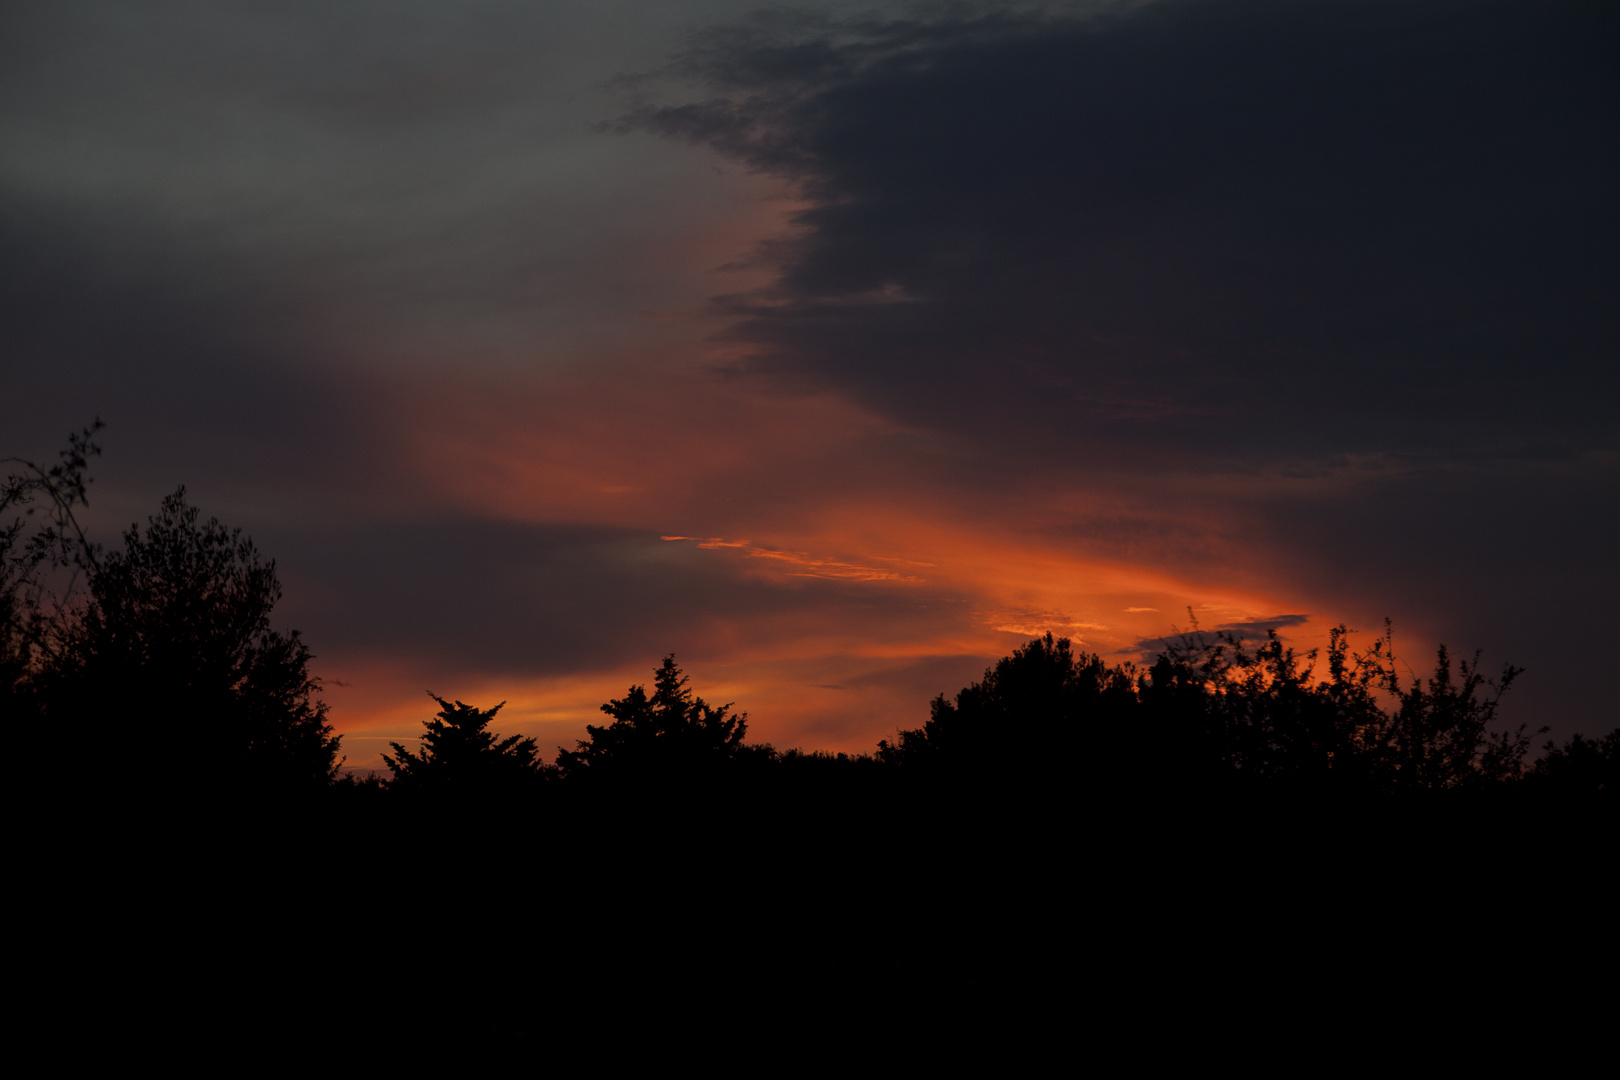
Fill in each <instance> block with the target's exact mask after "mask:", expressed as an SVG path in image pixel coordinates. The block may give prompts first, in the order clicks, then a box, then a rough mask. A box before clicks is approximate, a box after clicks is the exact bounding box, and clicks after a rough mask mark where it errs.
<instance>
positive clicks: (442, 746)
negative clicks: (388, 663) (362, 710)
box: [383, 694, 545, 794]
mask: <svg viewBox="0 0 1620 1080" xmlns="http://www.w3.org/2000/svg"><path fill="white" fill-rule="evenodd" d="M429 696H430V697H432V698H433V700H434V701H437V702H438V703H439V712H438V714H437V715H436V716H434V717H433V719H431V720H424V721H423V722H422V726H423V727H424V728H425V729H426V730H425V731H424V733H423V735H422V746H421V750H420V752H418V753H414V754H413V753H411V751H409V750H407V749H406V748H405V747H403V746H401V745H400V744H399V743H397V742H394V743H389V744H388V745H389V746H391V747H393V750H394V756H392V757H390V756H389V755H387V754H384V755H383V761H384V762H386V763H387V765H388V767H389V768H390V769H392V770H393V771H394V779H393V781H392V783H391V786H393V787H394V788H396V789H397V790H400V791H413V792H421V791H436V792H458V793H462V794H474V793H490V792H494V791H503V792H504V791H510V790H513V789H514V788H515V787H520V786H522V785H525V784H527V783H530V782H533V781H535V780H538V779H540V778H541V777H542V776H543V775H544V774H545V765H544V763H542V762H541V761H540V756H539V747H538V746H537V745H536V744H535V741H534V740H533V739H531V738H526V737H523V736H519V735H509V736H507V737H506V738H504V739H502V738H500V737H499V736H497V735H496V734H495V733H494V732H492V731H490V730H489V722H490V721H491V720H493V719H495V714H496V713H498V712H500V711H501V709H502V708H503V707H504V706H505V705H506V702H504V701H503V702H501V703H500V704H499V705H497V706H495V707H494V708H493V709H476V708H474V707H473V706H471V705H468V704H465V703H464V702H460V701H457V702H453V703H452V702H449V701H446V700H445V699H444V698H442V697H439V696H438V695H437V694H430V695H429Z"/></svg>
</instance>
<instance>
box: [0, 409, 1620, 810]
mask: <svg viewBox="0 0 1620 1080" xmlns="http://www.w3.org/2000/svg"><path fill="white" fill-rule="evenodd" d="M97 427H99V424H98V425H97ZM95 431H96V428H94V427H93V428H90V429H87V430H85V431H84V432H82V433H80V434H79V435H76V436H74V437H73V438H72V439H71V440H70V445H69V447H68V449H67V450H65V451H63V452H62V454H61V458H60V460H59V461H58V462H57V463H56V464H54V465H52V466H50V467H49V468H46V467H42V466H38V465H36V464H34V463H32V462H26V461H18V462H15V464H16V465H18V466H19V468H17V469H16V470H14V471H13V472H12V473H11V475H9V476H8V477H7V478H6V480H5V483H4V487H3V489H0V522H3V523H4V527H3V529H0V574H3V577H0V707H3V709H4V711H5V715H6V719H7V722H8V726H9V728H10V730H12V731H13V732H15V733H19V741H20V742H23V743H27V742H30V741H33V742H36V743H37V744H38V747H39V748H41V749H43V748H45V747H49V749H50V752H51V754H52V755H54V757H55V759H56V760H57V761H60V762H63V767H64V768H71V769H73V770H74V771H76V772H78V773H79V774H81V775H90V776H93V777H94V778H95V780H96V782H97V784H99V785H101V786H103V787H106V786H108V785H112V786H115V787H118V788H121V789H124V790H134V789H140V790H144V791H148V792H154V793H156V792H163V791H171V792H172V791H175V790H187V791H195V790H197V789H199V788H205V787H211V788H213V789H216V790H217V791H218V792H220V793H230V794H243V793H248V794H252V793H262V792H280V793H295V792H305V793H313V792H320V791H345V792H349V793H351V794H352V795H354V796H355V797H363V798H366V799H371V800H377V799H392V800H410V801H417V802H420V801H421V800H423V799H443V798H456V799H463V800H465V799H489V798H496V797H499V798H521V797H525V796H529V795H535V796H538V795H539V794H540V793H542V792H557V791H560V790H564V789H568V790H576V791H612V790H620V791H627V790H636V791H649V790H654V789H656V790H663V791H668V790H673V789H685V790H688V791H698V790H705V789H711V790H718V789H724V788H727V787H728V786H731V785H734V784H746V785H749V786H750V787H754V788H757V789H768V788H771V787H776V788H779V789H781V790H791V791H801V792H811V793H813V792H816V791H821V792H829V791H856V790H864V791H869V792H870V791H874V790H880V789H884V788H886V787H895V786H899V787H905V786H907V785H913V786H914V785H917V784H925V785H930V786H932V787H934V788H937V789H950V790H956V791H960V792H973V791H1011V790H1021V789H1022V790H1040V791H1044V792H1048V793H1050V792H1055V791H1065V792H1073V793H1084V792H1098V793H1105V792H1106V793H1121V792H1127V791H1128V792H1134V793H1137V794H1142V793H1149V794H1156V795H1163V796H1171V795H1194V796H1207V795H1210V794H1216V793H1249V794H1259V793H1271V794H1283V793H1287V794H1290V795H1300V796H1308V797H1321V796H1333V795H1356V796H1374V797H1382V796H1400V795H1402V794H1409V793H1419V792H1426V793H1433V792H1498V793H1500V792H1510V791H1512V792H1546V793H1553V792H1556V793H1560V794H1565V795H1576V796H1597V795H1600V794H1602V793H1608V794H1612V793H1613V792H1614V791H1615V789H1616V786H1617V783H1620V781H1617V775H1616V770H1617V767H1620V731H1615V732H1610V733H1609V734H1608V735H1606V736H1604V737H1602V738H1599V739H1586V738H1583V737H1581V736H1578V735H1577V736H1575V737H1573V738H1571V739H1570V740H1569V741H1567V742H1566V743H1564V744H1563V745H1562V746H1557V745H1554V744H1551V743H1548V744H1546V745H1545V746H1544V747H1543V748H1542V753H1541V755H1540V756H1539V757H1538V758H1532V748H1533V743H1534V740H1535V738H1536V737H1537V736H1539V735H1540V734H1542V733H1543V732H1544V730H1545V729H1543V732H1534V733H1533V732H1530V731H1528V730H1527V729H1526V728H1525V727H1524V726H1520V727H1518V728H1516V729H1505V728H1502V727H1501V726H1500V725H1499V724H1498V723H1497V711H1498V707H1499V703H1500V700H1501V696H1502V695H1503V694H1504V693H1506V692H1507V691H1508V689H1509V687H1510V686H1511V684H1512V682H1513V680H1514V678H1515V677H1516V676H1517V675H1518V674H1519V673H1518V671H1517V670H1515V669H1513V668H1511V667H1509V668H1506V669H1504V670H1503V671H1502V672H1501V673H1500V675H1499V676H1498V677H1496V678H1495V679H1490V678H1487V677H1486V675H1485V673H1484V672H1483V671H1482V670H1481V668H1480V664H1479V660H1478V657H1477V656H1476V657H1475V658H1474V659H1472V660H1462V661H1460V662H1459V661H1454V659H1453V658H1452V657H1451V655H1450V654H1449V653H1448V652H1447V651H1446V649H1445V648H1443V647H1442V648H1441V650H1440V652H1439V655H1438V657H1437V659H1436V662H1435V665H1434V668H1433V670H1432V673H1431V674H1429V675H1428V676H1427V677H1426V678H1420V679H1411V680H1409V681H1404V682H1403V680H1402V679H1401V678H1400V676H1399V675H1398V673H1397V662H1396V657H1395V654H1394V650H1393V647H1392V643H1391V637H1390V635H1389V633H1388V630H1387V628H1386V632H1385V633H1384V634H1383V635H1381V636H1379V637H1378V638H1377V639H1376V640H1374V641H1373V642H1372V643H1371V644H1370V646H1369V647H1368V648H1366V649H1365V650H1362V651H1359V652H1358V651H1355V650H1353V649H1352V648H1351V645H1350V634H1349V632H1348V631H1347V630H1346V628H1344V627H1342V626H1341V627H1338V628H1336V629H1335V630H1333V631H1332V633H1331V638H1330V643H1329V645H1328V648H1327V650H1326V652H1325V653H1324V654H1321V655H1319V654H1317V653H1316V652H1311V653H1307V654H1303V655H1302V654H1299V653H1297V652H1296V651H1295V650H1293V649H1290V648H1287V647H1285V646H1284V645H1283V644H1282V643H1281V642H1280V641H1278V640H1277V639H1275V637H1273V638H1272V639H1271V640H1269V641H1267V642H1266V643H1265V644H1263V645H1261V646H1259V647H1258V648H1254V649H1250V648H1249V647H1247V646H1246V645H1245V644H1244V643H1243V642H1241V641H1239V640H1236V639H1234V638H1231V637H1228V636H1225V635H1221V634H1214V635H1207V634H1202V633H1199V632H1197V631H1196V629H1195V630H1194V631H1193V632H1192V633H1189V634H1184V635H1180V636H1178V637H1177V638H1176V639H1175V640H1173V641H1171V642H1167V644H1166V648H1165V651H1164V652H1163V654H1162V655H1160V656H1159V657H1158V658H1157V660H1156V661H1155V662H1154V663H1153V664H1152V665H1150V666H1145V667H1143V666H1138V665H1134V664H1131V663H1116V664H1108V663H1105V662H1104V661H1103V659H1102V658H1101V657H1099V656H1096V655H1094V654H1090V653H1085V652H1077V651H1075V650H1074V649H1073V647H1072V645H1071V643H1070V642H1069V641H1067V640H1065V639H1061V638H1057V639H1055V638H1053V637H1052V636H1051V635H1050V634H1048V635H1047V636H1045V637H1044V638H1037V639H1034V640H1032V641H1030V642H1028V643H1027V644H1026V645H1025V646H1023V647H1022V648H1019V649H1017V650H1015V651H1014V652H1013V654H1012V655H1011V656H1008V657H1006V658H1004V659H1002V660H1001V661H999V662H998V663H997V664H996V665H995V666H994V667H992V668H991V669H989V670H988V671H987V672H986V673H985V675H984V678H983V679H982V680H981V681H979V682H976V683H973V684H972V685H970V686H968V687H966V688H964V689H962V690H961V691H960V692H959V693H958V694H956V696H955V697H954V699H948V698H946V697H945V696H944V695H941V696H939V697H937V698H936V699H935V700H934V701H933V703H932V708H931V714H930V716H929V718H928V720H927V722H926V723H925V724H924V725H923V726H922V727H921V728H917V729H914V730H903V731H900V732H898V733H897V735H896V736H895V738H894V739H893V740H884V741H882V742H880V743H879V744H878V746H877V747H876V749H875V750H874V751H873V752H872V753H870V754H859V755H847V754H828V753H823V752H805V751H801V750H788V751H779V750H777V749H775V748H773V747H770V746H765V745H758V744H751V743H749V742H747V741H746V735H747V717H746V715H745V714H741V713H735V712H733V711H732V708H731V706H730V705H725V706H720V707H714V706H711V705H709V704H708V703H707V702H705V701H704V700H703V699H702V698H700V697H697V696H696V695H695V694H694V693H693V692H692V689H691V687H690V686H689V684H688V681H687V678H686V676H685V675H684V674H683V673H682V671H681V669H680V668H679V667H678V666H677V665H676V663H675V661H674V658H673V657H666V658H665V659H664V661H663V663H662V665H661V666H660V667H659V668H658V669H657V671H656V672H655V675H654V680H653V684H652V689H651V692H650V693H649V692H648V690H647V689H646V688H644V687H642V686H632V687H631V688H630V689H629V691H628V693H627V694H626V696H625V697H624V698H622V699H619V700H615V701H610V702H608V703H607V704H605V705H603V707H602V708H603V711H604V712H605V713H607V714H608V715H609V716H610V717H611V722H609V723H606V724H603V725H592V726H590V727H589V728H588V729H587V733H586V736H587V737H586V738H585V739H583V740H581V741H580V742H579V743H578V745H577V746H576V748H575V749H573V750H563V751H560V752H559V754H558V755H557V758H556V760H555V762H554V763H550V764H548V763H546V762H545V760H544V759H543V757H542V753H541V748H540V747H539V746H538V745H537V743H536V742H535V740H533V739H530V738H522V737H519V736H507V737H505V738H502V737H500V736H498V735H497V734H496V732H495V731H493V730H492V724H493V722H494V721H495V719H496V716H497V713H498V711H499V709H500V706H499V705H497V706H495V707H493V708H488V709H480V708H477V707H475V706H472V705H468V704H465V703H462V702H459V701H449V700H445V699H442V698H438V699H436V700H437V702H438V705H439V710H438V713H437V715H435V716H433V717H432V718H430V719H428V720H427V721H426V722H425V730H424V734H423V736H422V739H421V743H420V746H419V747H418V748H417V749H415V750H412V749H409V748H407V747H405V746H402V745H400V744H398V743H395V744H393V745H392V750H393V752H392V753H391V754H389V755H386V756H385V760H386V762H387V764H388V767H389V771H390V774H389V775H388V776H386V777H384V776H381V775H372V776H367V777H360V778H357V777H355V776H353V775H348V774H345V773H344V772H343V770H342V765H343V759H342V757H341V752H340V739H339V737H338V736H337V735H336V734H335V733H334V732H333V730H332V726H331V724H330V722H329V720H328V718H327V714H326V706H325V705H324V704H323V703H322V702H321V701H320V700H319V690H320V686H319V682H318V680H317V679H316V678H315V677H314V676H312V675H311V674H310V672H309V662H310V660H311V653H310V650H309V648H308V647H307V646H306V645H305V644H304V642H303V641H302V640H301V639H300V638H299V636H298V634H297V632H296V631H295V632H291V633H281V632H279V631H277V630H275V629H273V628H272V627H271V625H270V615H271V611H272V609H273V607H274V605H275V603H276V601H277V600H278V599H279V597H280V595H281V592H280V586H279V583H278V581H277V578H276V573H275V564H274V562H273V561H266V560H264V559H262V558H261V557H260V555H259V554H258V552H257V551H256V549H255V548H254V546H253V544H252V542H251V541H250V540H247V539H245V538H244V537H242V536H241V534H240V532H239V531H233V530H228V529H226V528H225V527H224V526H222V525H221V524H220V523H219V522H218V521H217V520H212V519H210V520H208V521H206V522H204V521H203V520H202V518H201V515H200V514H199V512H198V510H197V509H196V508H195V507H193V506H191V505H189V504H188V502H187V501H186V498H185V492H184V489H181V490H180V491H177V492H176V493H175V494H173V495H171V496H169V497H168V498H166V499H165V500H164V501H163V503H162V506H161V507H160V509H159V512H158V513H157V514H156V515H155V516H153V517H152V518H150V519H149V520H148V522H147V524H146V526H145V527H144V528H141V527H139V526H131V528H130V529H129V530H128V531H127V532H126V533H125V534H124V537H123V542H122V545H121V546H120V547H118V548H116V549H114V550H111V551H105V550H103V549H102V548H100V547H99V546H97V545H95V544H92V543H90V542H89V541H88V540H87V539H86V537H85V536H84V535H83V533H82V531H81V530H80V528H79V526H78V523H77V521H76V519H75V518H74V509H75V508H76V507H80V506H84V505H87V488H88V484H89V480H88V477H87V475H86V470H87V467H88V462H89V460H90V458H92V457H94V456H95V454H96V453H97V452H98V450H97V447H96V445H95V443H94V442H93V437H94V435H95ZM205 762H206V764H205ZM69 763H71V764H69Z"/></svg>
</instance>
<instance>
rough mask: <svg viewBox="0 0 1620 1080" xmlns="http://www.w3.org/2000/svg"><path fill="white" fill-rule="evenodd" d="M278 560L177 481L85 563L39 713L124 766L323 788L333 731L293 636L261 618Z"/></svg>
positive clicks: (333, 750) (267, 609) (331, 761)
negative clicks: (85, 574) (111, 546)
mask: <svg viewBox="0 0 1620 1080" xmlns="http://www.w3.org/2000/svg"><path fill="white" fill-rule="evenodd" d="M280 597H281V586H280V583H279V581H278V580H277V577H276V571H275V563H274V562H273V561H269V562H267V561H264V560H262V559H260V557H259V554H258V551H257V550H256V549H255V547H254V546H253V542H252V541H251V540H249V539H247V538H245V537H243V536H242V535H241V530H239V529H238V530H228V529H226V528H225V527H224V526H223V525H221V524H220V523H219V521H218V520H217V519H213V518H210V519H209V520H208V521H207V522H203V521H202V520H201V516H200V513H199V511H198V509H197V508H196V507H194V506H191V505H189V504H188V503H187V501H186V496H185V489H184V488H180V489H179V490H177V491H176V492H175V493H174V494H172V495H170V496H168V497H167V498H165V499H164V500H163V504H162V506H161V508H160V510H159V512H158V513H157V514H156V515H155V516H153V517H151V518H149V519H148V521H147V525H146V528H145V529H144V530H143V529H141V528H140V527H139V526H137V525H132V526H130V528H129V530H128V531H127V532H125V533H124V543H123V548H122V549H121V550H115V551H112V552H110V553H108V554H107V555H106V556H105V557H103V558H101V559H100V560H99V563H98V565H96V566H94V567H93V568H92V571H91V573H90V576H89V596H88V599H87V601H86V602H84V603H83V604H81V605H80V606H79V607H78V608H77V609H76V610H75V611H74V612H73V617H72V618H71V619H67V620H65V621H63V622H62V623H61V624H60V625H59V626H58V627H57V628H56V632H55V636H54V640H53V641H52V643H51V649H50V656H49V658H48V660H47V662H46V663H45V664H44V666H43V670H42V671H41V672H40V674H39V678H38V682H39V686H40V690H41V693H42V699H43V704H44V707H45V711H46V715H47V719H48V720H49V721H50V722H51V723H52V724H55V725H60V726H61V728H62V729H63V730H72V731H75V732H77V733H79V735H80V736H81V738H83V739H84V740H85V742H86V753H87V754H90V755H95V754H99V755H107V754H109V753H112V754H114V755H116V758H117V760H116V762H114V761H111V760H109V759H107V758H105V757H104V756H103V757H102V758H101V759H100V760H102V761H104V762H106V763H107V764H108V766H109V767H111V768H114V769H116V770H118V771H120V772H121V773H125V774H128V773H130V772H133V771H136V770H133V769H131V768H130V767H131V766H138V771H139V772H141V773H144V774H145V775H146V776H147V777H149V778H158V779H161V780H162V781H164V782H166V783H174V782H176V781H180V780H192V779H197V778H201V777H206V776H207V775H208V774H215V775H216V776H217V778H218V779H219V781H220V782H222V783H227V784H231V785H244V784H245V785H267V786H270V787H274V788H280V789H286V788H300V787H321V786H324V785H326V784H328V783H329V782H330V781H331V780H332V778H333V777H334V776H335V774H336V772H337V768H338V765H339V760H338V736H337V735H335V734H334V733H333V731H332V727H331V725H330V724H329V723H328V722H327V718H326V705H325V703H324V702H322V701H320V700H319V693H320V684H319V681H318V680H317V679H316V678H315V677H314V676H312V675H311V674H310V673H309V662H310V659H311V653H310V650H309V648H308V646H306V645H305V644H304V642H303V640H302V639H301V638H300V637H299V634H298V632H297V631H296V630H294V631H291V632H289V633H282V632H280V631H277V630H275V629H273V628H272V627H271V625H270V613H271V610H272V609H273V608H274V606H275V604H276V601H277V600H279V599H280Z"/></svg>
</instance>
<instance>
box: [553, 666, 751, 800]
mask: <svg viewBox="0 0 1620 1080" xmlns="http://www.w3.org/2000/svg"><path fill="white" fill-rule="evenodd" d="M730 709H731V705H730V704H729V703H728V704H725V705H721V706H720V707H718V708H713V707H711V706H710V705H709V704H708V703H707V702H706V701H704V700H703V699H702V698H699V697H693V696H692V691H691V689H690V688H688V686H687V678H686V676H685V675H684V674H682V672H681V669H680V668H679V667H678V666H677V665H676V663H675V657H674V655H673V654H672V655H670V656H666V657H664V662H663V664H662V665H661V666H660V667H659V668H658V670H657V672H656V673H655V675H654V678H653V694H652V697H650V698H649V697H648V696H647V691H646V690H645V688H643V687H641V686H632V687H630V692H629V693H628V694H626V695H625V696H624V697H623V698H622V699H620V700H618V701H610V702H608V703H607V704H606V705H603V706H602V711H603V712H605V713H607V714H608V715H609V716H611V717H613V722H612V723H611V724H606V725H600V726H599V725H596V724H590V725H587V726H586V728H585V730H586V732H587V734H588V735H589V736H590V737H589V738H588V739H582V740H580V741H579V743H578V748H577V749H575V750H562V749H561V748H560V747H559V748H558V751H559V752H558V756H557V765H558V767H559V768H560V769H561V770H562V772H563V775H564V776H565V777H567V776H579V775H583V774H596V775H602V774H619V773H625V772H633V773H637V774H642V775H646V774H649V773H666V774H667V773H671V772H672V771H690V770H702V769H705V768H709V767H713V766H715V765H717V764H721V763H724V762H729V761H732V760H734V759H736V758H737V756H738V755H739V754H740V753H741V752H742V740H743V736H744V735H745V734H746V733H747V731H748V714H747V713H736V714H732V713H730V712H729V710H730Z"/></svg>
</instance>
